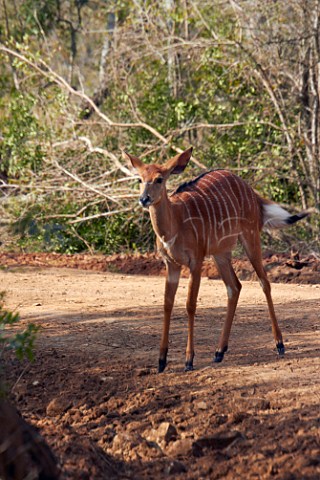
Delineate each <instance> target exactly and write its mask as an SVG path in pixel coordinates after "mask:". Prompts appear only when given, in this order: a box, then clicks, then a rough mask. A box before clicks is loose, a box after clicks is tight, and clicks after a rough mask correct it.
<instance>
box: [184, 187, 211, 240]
mask: <svg viewBox="0 0 320 480" xmlns="http://www.w3.org/2000/svg"><path fill="white" fill-rule="evenodd" d="M184 193H186V194H188V195H189V197H190V198H191V200H193V202H194V204H195V206H196V209H197V211H198V215H199V217H198V218H199V220H201V223H202V233H203V239H205V237H206V227H205V224H204V221H203V218H202V214H201V210H200V208H199V206H198V202H197V198H196V197H195V196H194V195H192V193H190V192H184Z"/></svg>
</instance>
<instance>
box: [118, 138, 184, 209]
mask: <svg viewBox="0 0 320 480" xmlns="http://www.w3.org/2000/svg"><path fill="white" fill-rule="evenodd" d="M125 153H126V152H125ZM126 155H127V157H128V158H129V159H130V161H131V164H132V166H133V167H134V168H135V169H136V170H137V171H138V174H139V176H140V179H139V180H140V198H139V203H140V205H141V206H142V207H144V208H149V207H151V205H157V204H158V203H159V202H160V201H161V199H162V198H163V196H164V195H166V182H167V180H168V178H169V177H170V175H172V174H179V173H181V172H183V170H184V169H185V168H186V166H187V164H188V162H189V160H190V158H191V155H192V147H190V148H188V150H185V151H184V152H182V153H179V154H178V155H176V156H175V157H173V158H170V160H168V161H167V162H166V163H165V164H164V165H158V164H156V163H154V164H145V163H143V162H142V161H141V160H140V159H139V158H138V157H134V156H133V155H130V154H129V153H126Z"/></svg>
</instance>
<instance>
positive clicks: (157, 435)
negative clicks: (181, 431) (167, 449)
mask: <svg viewBox="0 0 320 480" xmlns="http://www.w3.org/2000/svg"><path fill="white" fill-rule="evenodd" d="M177 436H178V432H177V429H176V427H175V426H174V425H172V423H169V422H162V423H161V424H160V425H159V427H158V428H157V429H154V428H153V429H152V430H150V432H149V433H148V435H147V437H146V438H147V440H150V441H151V442H156V443H159V444H161V443H165V444H168V443H169V442H171V441H173V440H176V438H177Z"/></svg>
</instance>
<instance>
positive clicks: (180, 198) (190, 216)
mask: <svg viewBox="0 0 320 480" xmlns="http://www.w3.org/2000/svg"><path fill="white" fill-rule="evenodd" d="M179 200H180V201H181V202H182V203H183V204H184V206H185V207H186V210H187V212H188V215H189V217H188V218H186V219H185V220H184V221H183V223H185V222H188V221H190V222H191V225H192V228H193V231H194V233H195V236H196V240H197V244H198V243H199V237H198V231H197V229H196V227H195V225H194V223H193V221H192V220H193V219H195V217H192V215H191V213H190V210H189V207H188V203H187V202H185V201H184V200H183V198H182V197H179Z"/></svg>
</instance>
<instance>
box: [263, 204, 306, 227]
mask: <svg viewBox="0 0 320 480" xmlns="http://www.w3.org/2000/svg"><path fill="white" fill-rule="evenodd" d="M307 215H308V213H307V212H302V213H299V214H298V215H290V213H289V212H287V211H286V210H285V209H284V208H282V207H280V205H277V204H276V203H268V204H264V205H263V226H264V228H283V227H287V226H288V225H292V224H293V223H296V222H298V220H301V219H302V218H304V217H306V216H307Z"/></svg>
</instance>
